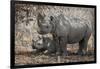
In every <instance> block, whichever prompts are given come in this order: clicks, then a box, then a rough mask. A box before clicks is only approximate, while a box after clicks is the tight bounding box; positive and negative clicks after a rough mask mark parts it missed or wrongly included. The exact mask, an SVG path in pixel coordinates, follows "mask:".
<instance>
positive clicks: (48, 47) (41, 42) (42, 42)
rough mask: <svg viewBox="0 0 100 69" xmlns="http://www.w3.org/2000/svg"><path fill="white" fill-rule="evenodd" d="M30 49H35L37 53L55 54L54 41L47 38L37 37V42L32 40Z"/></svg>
mask: <svg viewBox="0 0 100 69" xmlns="http://www.w3.org/2000/svg"><path fill="white" fill-rule="evenodd" d="M32 48H33V49H36V51H37V52H43V51H47V52H46V53H47V54H49V53H55V50H56V49H55V44H54V41H53V40H51V39H50V38H49V37H39V39H38V40H37V41H34V40H33V44H32Z"/></svg>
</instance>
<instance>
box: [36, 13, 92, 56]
mask: <svg viewBox="0 0 100 69" xmlns="http://www.w3.org/2000/svg"><path fill="white" fill-rule="evenodd" d="M37 21H38V22H37V24H38V27H39V28H38V30H37V31H38V33H39V34H42V35H43V34H48V33H51V34H52V35H53V40H54V41H55V43H56V44H58V45H56V54H58V55H60V54H62V55H63V56H66V55H68V53H67V49H66V44H73V43H79V50H78V54H79V55H84V54H86V52H87V44H88V40H89V38H90V35H91V28H90V27H89V25H88V21H85V20H83V19H78V18H73V17H66V16H64V15H63V14H60V15H58V16H46V15H42V14H40V13H39V14H38V17H37Z"/></svg>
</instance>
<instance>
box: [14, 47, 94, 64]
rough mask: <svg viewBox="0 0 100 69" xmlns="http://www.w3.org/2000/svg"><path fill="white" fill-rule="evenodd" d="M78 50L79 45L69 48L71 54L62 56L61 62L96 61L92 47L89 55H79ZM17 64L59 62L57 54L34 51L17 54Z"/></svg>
mask: <svg viewBox="0 0 100 69" xmlns="http://www.w3.org/2000/svg"><path fill="white" fill-rule="evenodd" d="M77 50H78V47H74V48H72V47H70V48H68V51H69V55H68V56H66V58H65V59H64V58H63V57H61V62H60V63H69V62H87V61H94V51H93V49H92V48H90V49H89V51H88V53H87V55H83V56H80V55H77V54H75V53H76V52H77ZM15 60H16V61H15V64H16V65H24V64H54V63H58V61H57V56H56V55H55V54H49V55H47V54H44V53H35V54H34V53H32V52H27V53H26V52H23V53H20V54H17V55H15Z"/></svg>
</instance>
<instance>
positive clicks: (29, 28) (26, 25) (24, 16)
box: [15, 4, 94, 64]
mask: <svg viewBox="0 0 100 69" xmlns="http://www.w3.org/2000/svg"><path fill="white" fill-rule="evenodd" d="M15 11H16V13H15V21H16V22H15V53H16V54H19V53H22V52H26V53H25V54H27V53H28V52H31V51H32V47H31V44H32V39H33V40H38V36H40V34H38V33H37V28H38V26H37V14H38V12H40V13H43V14H46V15H48V16H50V15H54V16H58V15H59V14H64V15H66V16H68V17H75V18H80V19H86V20H88V21H89V22H90V23H91V24H92V25H93V26H94V9H93V8H79V7H67V6H66V7H63V6H49V5H33V4H16V5H15ZM91 27H92V26H91ZM93 31H94V30H93ZM48 37H49V36H48ZM92 40H93V37H92V38H91V40H90V41H89V46H90V47H91V46H92V44H91V43H93V41H92ZM77 45H78V44H75V46H77ZM71 46H73V47H74V45H71ZM21 56H22V55H21ZM28 58H29V62H30V63H33V62H32V61H31V60H32V58H31V57H28ZM15 59H16V64H18V63H19V64H25V63H26V64H27V63H29V62H27V60H28V59H25V60H24V58H23V60H24V61H26V62H19V61H20V59H21V60H22V57H19V56H18V55H16V58H15ZM37 61H38V60H37Z"/></svg>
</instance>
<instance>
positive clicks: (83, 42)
mask: <svg viewBox="0 0 100 69" xmlns="http://www.w3.org/2000/svg"><path fill="white" fill-rule="evenodd" d="M88 40H89V36H86V37H84V38H83V39H82V40H81V41H80V42H79V50H78V54H79V55H85V54H86V53H87V46H88Z"/></svg>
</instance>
